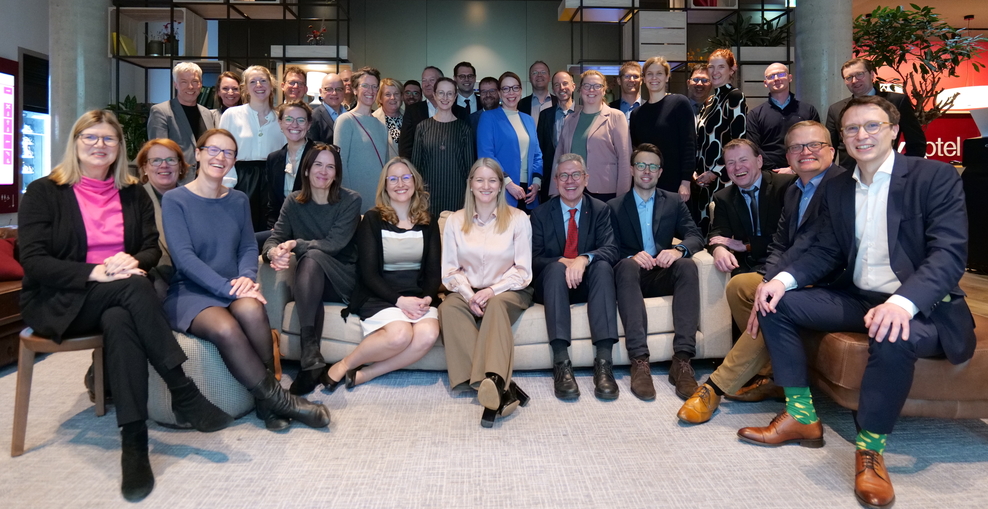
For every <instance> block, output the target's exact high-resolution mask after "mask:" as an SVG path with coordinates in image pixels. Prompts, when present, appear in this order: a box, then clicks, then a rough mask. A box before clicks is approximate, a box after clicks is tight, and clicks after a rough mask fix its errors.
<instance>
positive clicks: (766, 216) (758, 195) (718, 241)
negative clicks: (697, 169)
mask: <svg viewBox="0 0 988 509" xmlns="http://www.w3.org/2000/svg"><path fill="white" fill-rule="evenodd" d="M724 162H725V167H726V169H727V175H728V176H729V177H730V178H731V182H733V183H734V185H733V186H728V187H725V188H724V189H721V190H720V191H717V192H716V193H715V194H714V217H713V220H712V221H711V223H710V241H709V245H708V247H707V249H709V250H710V254H712V255H713V257H714V266H716V267H717V270H719V271H721V272H730V273H731V275H732V276H736V275H738V274H741V273H744V272H754V271H757V270H761V269H762V266H763V265H764V264H765V259H766V258H767V257H768V245H769V243H771V242H772V235H774V234H775V230H776V228H777V227H778V225H779V216H780V215H781V214H782V199H783V196H784V195H785V193H786V189H788V188H789V184H792V181H793V180H794V179H795V176H794V175H783V174H779V173H774V172H771V171H768V170H762V164H763V162H764V159H763V158H762V151H761V149H759V148H758V145H755V144H754V143H753V142H752V141H751V140H740V139H739V140H731V141H730V142H728V143H727V145H724Z"/></svg>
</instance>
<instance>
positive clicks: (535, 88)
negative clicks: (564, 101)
mask: <svg viewBox="0 0 988 509" xmlns="http://www.w3.org/2000/svg"><path fill="white" fill-rule="evenodd" d="M528 80H529V83H531V84H532V93H531V95H526V96H525V97H522V98H521V100H519V101H518V111H520V112H522V113H528V114H529V115H531V116H532V120H534V121H535V125H538V124H539V114H540V113H541V112H542V110H546V109H549V108H550V107H551V106H555V105H556V97H555V96H553V95H552V94H550V93H549V64H547V63H545V62H543V61H541V60H536V61H535V63H534V64H532V66H531V67H529V68H528ZM546 187H548V186H546Z"/></svg>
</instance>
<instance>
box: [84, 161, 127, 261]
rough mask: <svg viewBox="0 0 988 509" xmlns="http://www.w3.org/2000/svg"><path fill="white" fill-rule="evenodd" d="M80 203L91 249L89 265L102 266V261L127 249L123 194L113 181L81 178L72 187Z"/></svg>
mask: <svg viewBox="0 0 988 509" xmlns="http://www.w3.org/2000/svg"><path fill="white" fill-rule="evenodd" d="M72 190H73V191H75V199H76V201H78V202H79V211H80V212H82V222H83V224H85V225H86V240H87V244H88V248H89V250H88V251H87V252H86V263H96V264H100V263H103V260H105V259H107V258H109V257H111V256H113V255H115V254H117V253H119V252H121V251H123V250H124V220H123V207H122V206H121V205H120V191H119V190H118V189H117V188H116V186H115V185H114V181H113V179H112V178H108V179H106V180H96V179H91V178H89V177H85V176H84V177H82V179H81V180H80V181H79V183H78V184H76V185H74V186H72Z"/></svg>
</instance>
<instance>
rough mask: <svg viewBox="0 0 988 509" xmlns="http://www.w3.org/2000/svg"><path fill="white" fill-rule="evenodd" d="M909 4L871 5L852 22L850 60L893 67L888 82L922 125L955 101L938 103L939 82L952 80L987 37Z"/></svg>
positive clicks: (977, 67)
mask: <svg viewBox="0 0 988 509" xmlns="http://www.w3.org/2000/svg"><path fill="white" fill-rule="evenodd" d="M910 6H911V7H912V9H904V8H902V7H901V6H900V7H876V8H875V10H874V11H872V12H870V13H868V14H862V15H859V16H858V17H857V18H855V20H854V56H856V57H865V58H868V59H870V60H871V61H872V63H874V64H875V67H876V68H882V67H888V68H890V69H892V71H893V72H895V74H896V76H897V77H896V78H894V79H892V80H887V82H889V83H893V84H897V85H901V86H902V89H903V93H904V94H906V96H907V97H909V99H910V101H912V103H913V109H914V110H915V111H916V119H917V120H919V123H920V125H922V126H923V127H926V126H927V125H928V124H929V123H930V122H932V121H933V120H935V119H936V118H937V117H940V116H941V115H943V114H944V112H946V111H947V110H949V109H950V107H951V106H952V105H953V104H954V100H955V99H956V98H957V95H956V94H954V95H953V96H950V97H946V98H942V99H940V100H938V99H937V96H938V95H940V92H943V87H941V86H940V81H941V80H942V79H943V78H944V77H946V76H954V77H956V76H957V69H958V68H959V67H960V66H961V64H962V63H964V62H966V61H968V60H970V59H972V58H974V57H975V56H977V55H978V54H979V53H980V52H981V51H982V45H984V44H985V42H986V41H988V39H986V38H984V37H982V36H980V35H971V36H969V35H965V31H964V29H962V28H954V27H952V26H950V25H949V24H947V23H945V22H943V21H941V20H940V15H939V14H937V13H935V12H934V11H933V8H932V7H920V6H918V5H916V4H910ZM981 67H984V64H980V63H978V62H971V69H972V70H974V71H975V72H979V71H980V68H981ZM879 81H880V82H881V81H886V80H883V79H881V78H879Z"/></svg>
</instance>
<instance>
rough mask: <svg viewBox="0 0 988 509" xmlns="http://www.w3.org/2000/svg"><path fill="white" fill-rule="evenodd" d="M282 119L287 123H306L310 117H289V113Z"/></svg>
mask: <svg viewBox="0 0 988 509" xmlns="http://www.w3.org/2000/svg"><path fill="white" fill-rule="evenodd" d="M281 121H282V122H284V123H286V124H297V125H305V124H306V123H307V122H308V121H309V119H307V118H305V117H289V116H288V115H285V116H284V117H283V118H282V119H281Z"/></svg>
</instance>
